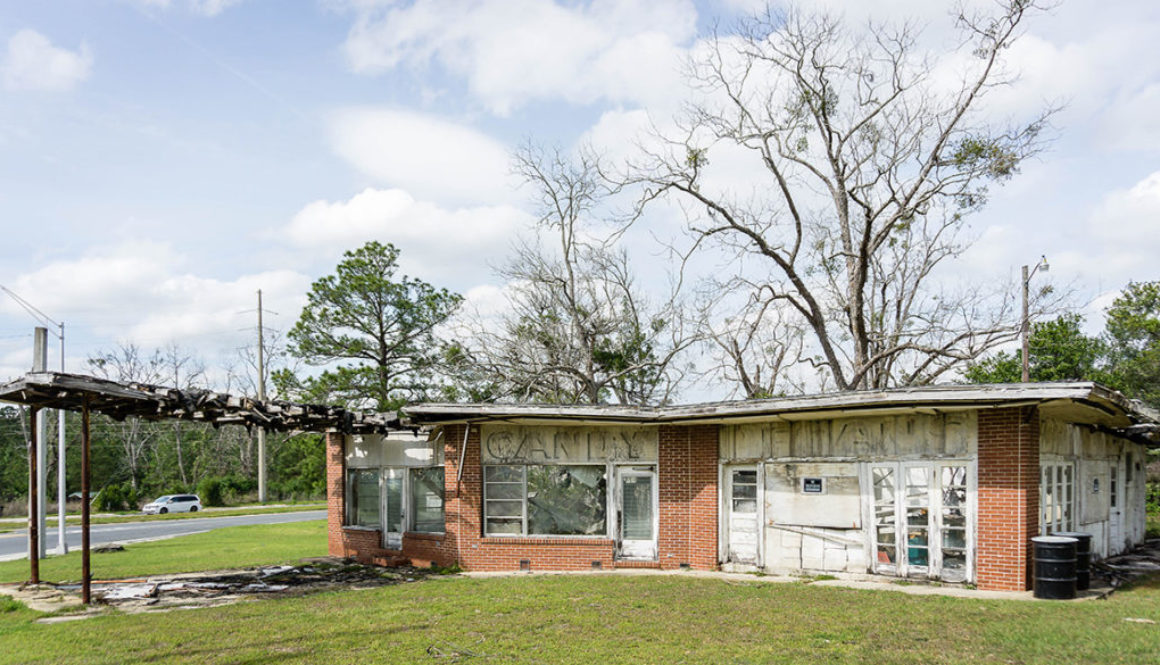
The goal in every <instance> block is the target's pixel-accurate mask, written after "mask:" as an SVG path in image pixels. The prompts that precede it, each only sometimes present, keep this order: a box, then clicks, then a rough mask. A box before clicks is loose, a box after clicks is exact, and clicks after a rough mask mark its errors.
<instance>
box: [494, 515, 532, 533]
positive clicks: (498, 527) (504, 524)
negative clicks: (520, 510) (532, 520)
mask: <svg viewBox="0 0 1160 665" xmlns="http://www.w3.org/2000/svg"><path fill="white" fill-rule="evenodd" d="M523 530H524V521H523V518H522V517H517V518H514V519H512V518H492V517H489V518H487V533H488V534H492V535H494V534H503V535H517V536H518V535H519V534H520V533H522V532H523Z"/></svg>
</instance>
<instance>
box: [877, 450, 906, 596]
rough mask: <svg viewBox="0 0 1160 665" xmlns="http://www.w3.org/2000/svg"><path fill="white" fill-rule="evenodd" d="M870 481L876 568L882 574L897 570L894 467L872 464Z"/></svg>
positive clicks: (896, 509) (896, 507)
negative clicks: (872, 501)
mask: <svg viewBox="0 0 1160 665" xmlns="http://www.w3.org/2000/svg"><path fill="white" fill-rule="evenodd" d="M870 482H871V484H872V485H873V499H874V515H873V519H874V523H873V525H872V526H871V528H872V529H873V530H874V533H873V538H874V570H875V571H876V572H879V573H888V574H892V573H896V572H897V571H898V561H899V558H900V555H899V552H898V520H897V514H898V506H897V492H895V490H894V488H895V467H894V465H890V466H872V467H871V468H870Z"/></svg>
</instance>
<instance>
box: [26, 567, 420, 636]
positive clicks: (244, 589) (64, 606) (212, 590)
mask: <svg viewBox="0 0 1160 665" xmlns="http://www.w3.org/2000/svg"><path fill="white" fill-rule="evenodd" d="M433 572H434V571H432V570H429V569H422V568H412V567H410V566H406V567H398V568H382V567H379V566H370V565H363V564H359V563H354V562H352V561H349V560H345V559H339V558H332V557H321V558H317V559H309V560H303V563H301V564H299V565H295V566H287V565H282V566H262V567H257V568H246V569H241V570H223V571H212V572H204V573H184V574H176V575H156V576H152V577H149V578H148V579H131V580H101V581H98V580H94V581H93V583H92V594H93V605H94V607H93V608H88V609H87V610H86V608H84V606H83V605H81V604H80V597H79V596H80V584H77V583H72V584H59V585H56V584H39V585H27V584H26V585H22V586H20V587H16V586H15V585H13V589H12V590H8V589H4V590H3V593H4V594H5V595H12V596H13V597H14V598H15V599H16V600H19V601H20V602H22V603H24V604H25V605H28V607H30V608H31V609H34V610H38V611H41V612H52V613H54V614H60V613H61V611H62V610H64V611H66V612H67V611H79V612H82V614H78V615H76V616H81V617H83V616H86V615H91V614H95V613H100V611H101V608H110V607H111V608H116V609H117V610H119V611H122V612H129V613H137V612H150V611H162V610H172V609H184V608H196V607H216V606H219V605H228V604H232V603H237V602H240V601H243V600H253V599H257V598H263V597H267V598H268V597H275V596H285V595H305V594H309V593H314V592H317V591H327V590H331V589H338V588H342V589H370V588H375V587H379V586H386V585H390V584H403V583H407V582H415V581H417V580H421V579H423V578H425V577H427V576H428V575H431V574H432V573H433ZM70 618H72V617H70ZM43 620H48V621H58V620H61V618H60V617H59V616H58V617H48V618H46V619H43Z"/></svg>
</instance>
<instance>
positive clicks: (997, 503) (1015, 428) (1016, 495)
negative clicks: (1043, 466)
mask: <svg viewBox="0 0 1160 665" xmlns="http://www.w3.org/2000/svg"><path fill="white" fill-rule="evenodd" d="M978 440H979V463H978V475H979V485H978V506H979V508H978V528H977V533H978V542H977V545H976V554H975V561H976V562H977V564H976V568H977V569H976V579H977V580H978V586H979V588H980V589H990V590H1004V591H1023V590H1026V589H1029V588H1030V587H1031V561H1032V552H1031V538H1032V537H1034V536H1035V535H1036V534H1037V533H1038V529H1039V414H1038V411H1037V410H1036V409H1035V407H1011V408H1005V409H993V410H984V411H980V412H979V438H978Z"/></svg>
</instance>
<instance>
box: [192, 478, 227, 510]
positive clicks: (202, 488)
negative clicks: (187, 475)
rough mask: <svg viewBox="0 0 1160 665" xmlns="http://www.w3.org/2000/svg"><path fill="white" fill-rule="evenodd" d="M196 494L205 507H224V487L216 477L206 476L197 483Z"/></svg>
mask: <svg viewBox="0 0 1160 665" xmlns="http://www.w3.org/2000/svg"><path fill="white" fill-rule="evenodd" d="M197 494H198V496H199V497H201V503H202V505H205V506H224V505H225V500H224V494H225V485H224V483H222V479H221V478H218V477H216V476H206V477H205V478H202V479H201V480H200V481H198V483H197Z"/></svg>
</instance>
